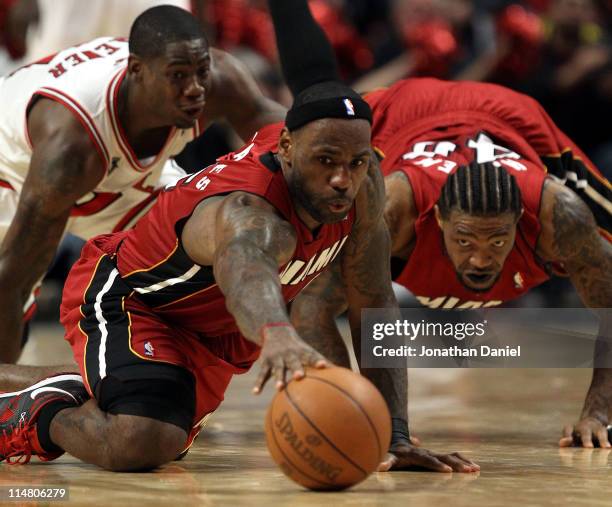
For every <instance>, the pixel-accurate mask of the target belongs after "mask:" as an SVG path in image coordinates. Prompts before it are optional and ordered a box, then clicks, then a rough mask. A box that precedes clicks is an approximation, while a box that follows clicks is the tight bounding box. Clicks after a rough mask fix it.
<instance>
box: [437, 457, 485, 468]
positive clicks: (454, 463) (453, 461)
mask: <svg viewBox="0 0 612 507" xmlns="http://www.w3.org/2000/svg"><path fill="white" fill-rule="evenodd" d="M439 459H440V461H441V462H442V463H445V464H447V465H448V466H449V467H451V468H452V469H453V471H455V472H476V471H477V470H478V469H480V467H478V469H476V468H475V466H474V465H472V464H470V463H467V462H466V461H464V460H463V459H461V458H458V457H457V456H454V455H452V454H448V455H445V456H440V457H439Z"/></svg>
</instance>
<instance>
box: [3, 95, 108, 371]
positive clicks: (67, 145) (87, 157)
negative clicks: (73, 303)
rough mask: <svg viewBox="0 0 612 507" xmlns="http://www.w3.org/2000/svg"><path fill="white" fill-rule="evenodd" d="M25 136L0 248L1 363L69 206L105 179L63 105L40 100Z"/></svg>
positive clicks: (9, 357) (10, 358)
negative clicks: (22, 164) (27, 151)
mask: <svg viewBox="0 0 612 507" xmlns="http://www.w3.org/2000/svg"><path fill="white" fill-rule="evenodd" d="M28 131H29V134H30V137H31V140H32V144H33V155H32V161H31V163H30V170H29V173H28V177H27V178H26V180H25V183H24V186H23V190H22V193H21V196H20V200H19V204H18V208H17V212H16V214H15V218H14V219H13V221H12V223H11V226H10V228H9V230H8V232H7V235H6V237H5V239H4V242H3V244H2V247H1V248H0V286H1V287H2V290H1V291H0V308H2V312H3V316H2V318H1V319H0V360H1V361H2V362H15V361H16V360H17V358H18V356H19V353H20V345H21V335H22V332H23V323H22V318H23V307H24V305H25V304H26V301H27V299H28V297H29V295H30V291H31V289H32V287H33V286H34V285H35V284H36V283H37V282H38V280H39V279H40V278H41V277H42V276H43V274H44V273H45V270H46V269H47V268H48V267H49V264H50V263H51V260H52V259H53V255H54V254H55V250H56V248H57V245H58V243H59V242H60V239H61V237H62V234H63V232H64V228H65V226H66V222H67V220H68V218H69V216H70V210H71V209H72V206H73V205H74V203H75V202H76V201H77V200H78V199H79V198H80V197H82V196H83V195H84V194H86V193H87V192H89V191H91V190H92V189H94V188H95V187H96V185H97V183H98V182H99V181H100V180H101V179H102V177H103V176H104V171H105V168H104V167H103V165H102V163H101V160H100V157H99V156H98V153H97V151H96V150H95V148H94V145H93V144H92V142H91V141H90V139H89V137H88V135H87V133H86V132H85V131H84V130H83V128H82V127H81V124H80V123H79V122H78V120H77V119H76V118H75V117H74V116H73V114H72V113H71V112H70V111H68V110H67V109H66V108H65V107H64V106H62V105H61V104H59V103H57V102H53V101H50V100H46V99H41V100H40V101H39V102H38V103H36V104H35V106H34V107H33V108H32V111H31V112H30V115H29V118H28Z"/></svg>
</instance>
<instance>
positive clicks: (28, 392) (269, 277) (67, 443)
mask: <svg viewBox="0 0 612 507" xmlns="http://www.w3.org/2000/svg"><path fill="white" fill-rule="evenodd" d="M271 11H272V13H273V15H274V16H275V17H276V18H281V19H283V20H284V21H283V22H284V24H283V27H282V28H279V25H278V23H277V24H276V28H277V30H278V32H279V33H278V38H279V41H282V43H281V44H279V50H280V54H281V58H282V62H283V67H284V69H285V73H286V75H287V81H288V84H289V86H290V88H291V89H292V91H293V93H294V95H295V101H294V103H293V106H292V108H291V109H290V111H289V112H288V113H287V115H286V122H285V126H283V125H282V124H274V125H270V126H268V127H265V128H263V129H262V130H260V131H259V132H258V133H257V134H256V135H255V137H254V138H253V139H252V141H251V143H250V144H248V145H247V146H246V147H245V148H244V149H243V150H241V151H240V152H238V153H233V154H230V155H228V156H226V157H224V158H222V159H219V160H218V162H217V163H216V164H214V165H212V166H210V167H208V168H206V169H203V170H202V171H200V172H198V173H195V174H193V175H191V176H188V177H185V178H183V179H181V180H179V181H178V182H177V183H176V184H175V185H173V186H171V187H167V188H166V189H165V190H164V192H163V193H162V194H161V196H160V197H159V198H158V200H157V201H156V203H155V205H154V206H153V208H152V209H151V210H150V211H149V213H148V214H147V215H145V216H144V217H143V218H142V219H141V220H140V221H139V222H138V223H137V225H136V226H135V228H134V229H132V230H129V231H125V232H119V233H115V234H110V235H103V236H98V237H96V238H94V239H92V240H90V241H89V242H88V243H87V244H86V245H85V247H84V249H83V252H82V255H81V258H80V260H79V261H77V263H76V264H75V266H74V267H73V269H72V271H71V274H70V276H69V278H68V280H67V282H66V286H65V288H64V299H63V302H62V317H61V318H62V323H63V324H64V326H65V328H66V337H67V339H68V341H69V342H70V343H71V345H72V348H73V352H74V356H75V359H76V361H77V363H78V364H79V368H80V371H81V376H82V378H83V381H84V386H83V384H81V383H80V382H79V376H77V375H59V376H54V377H50V378H48V379H45V380H43V381H41V382H38V383H36V384H34V385H33V386H30V387H28V388H26V389H25V390H23V391H20V392H17V393H6V394H2V395H0V421H1V422H0V435H2V436H1V437H0V459H9V460H10V459H17V460H19V459H24V460H28V459H29V457H30V456H31V455H32V454H35V455H38V456H39V457H40V458H41V459H43V460H50V459H54V458H56V457H57V456H59V455H60V454H62V453H63V452H64V451H67V452H69V453H71V454H72V455H74V456H76V457H78V458H80V459H82V460H83V461H85V462H87V463H93V464H96V465H99V466H101V467H104V468H106V469H109V470H117V471H125V470H143V469H150V468H153V467H156V466H159V465H161V464H164V463H167V462H169V461H171V460H173V459H175V458H176V457H177V456H178V455H180V454H182V453H184V452H186V450H187V449H188V448H189V446H190V445H191V443H192V441H193V438H194V437H195V436H196V435H197V434H198V432H199V431H200V429H201V427H202V425H203V424H204V423H205V421H206V419H207V418H208V416H209V415H210V414H211V413H212V412H213V411H214V410H215V409H216V408H217V407H218V405H219V404H220V403H221V401H222V399H223V395H224V392H225V389H226V387H227V385H228V383H229V381H230V379H231V377H232V376H233V375H234V374H236V373H241V372H244V371H246V370H248V368H249V367H250V366H251V364H252V363H253V361H254V360H255V359H256V358H257V357H258V356H259V355H260V352H261V357H262V369H261V371H260V375H259V377H258V378H257V381H256V384H255V387H254V390H255V392H259V391H260V390H261V389H262V387H263V385H264V384H265V382H266V381H267V380H268V378H269V377H273V378H274V379H275V381H276V385H277V387H278V388H282V386H283V385H284V383H285V381H286V379H287V376H289V377H292V378H295V379H299V378H301V377H303V375H304V371H303V369H304V366H317V367H324V366H325V360H324V358H323V356H321V355H320V354H319V353H318V352H316V351H315V350H314V349H312V348H311V347H310V346H308V345H307V344H306V343H305V342H304V341H303V340H302V339H301V338H300V336H299V335H298V333H297V332H296V330H295V329H294V328H293V326H292V325H291V324H290V322H289V317H288V314H287V309H286V304H287V303H288V302H289V301H291V300H292V299H293V298H295V296H296V295H297V294H298V293H299V292H300V291H301V290H303V288H304V287H306V285H308V284H309V283H310V282H312V281H313V280H314V279H315V278H316V277H317V276H318V274H320V273H321V272H322V271H323V270H324V269H325V267H326V266H327V265H328V264H329V263H331V262H332V261H334V259H338V262H341V263H342V266H343V269H344V270H345V272H346V274H347V292H348V301H349V313H350V315H351V324H352V326H353V332H355V333H357V334H359V333H360V310H361V308H363V307H367V306H380V307H389V308H396V307H397V302H396V301H395V297H394V294H393V291H392V289H391V279H390V276H389V270H388V267H387V261H388V257H389V250H388V248H389V237H388V233H387V228H386V225H385V223H384V218H383V206H384V184H383V179H382V174H381V173H380V171H379V167H378V164H377V160H376V157H375V156H374V154H373V152H372V150H371V146H370V135H371V128H370V125H371V110H370V108H369V106H368V104H367V103H366V102H365V101H364V100H363V99H362V98H361V97H360V96H359V95H358V94H356V93H355V92H354V91H353V90H351V89H350V88H348V87H346V86H344V85H342V84H340V83H339V82H338V81H337V70H336V67H335V61H334V58H333V53H332V50H331V47H330V46H329V43H328V42H327V40H326V39H325V37H324V36H323V34H322V32H321V31H320V30H319V29H318V27H317V25H316V24H315V23H314V21H313V20H312V16H311V15H310V12H309V10H308V6H307V4H306V3H305V2H304V1H303V0H299V1H295V2H292V1H288V0H278V1H274V0H273V1H271ZM296 33H300V34H301V35H302V36H303V37H304V40H303V41H297V42H295V41H294V35H295V34H296ZM303 42H306V43H308V45H309V46H308V47H309V51H308V52H305V51H304V44H303ZM298 56H299V58H298ZM297 60H300V62H297ZM368 373H369V375H368V376H369V378H370V379H371V380H372V381H373V382H374V383H375V384H376V385H377V387H378V388H379V389H380V391H381V393H382V394H383V396H384V397H385V399H386V401H387V403H388V405H389V409H390V412H391V415H392V417H393V420H394V428H397V426H398V425H397V423H396V422H395V421H397V420H401V421H403V424H404V425H405V424H406V422H405V420H406V414H405V412H406V399H407V393H406V391H405V386H406V382H405V381H401V380H399V381H395V380H394V377H395V376H396V375H397V376H400V377H401V376H404V377H405V374H406V373H405V370H403V369H394V370H393V369H390V370H385V371H384V372H378V371H376V370H373V371H371V372H368ZM398 387H399V389H397V388H398ZM402 388H403V389H402ZM88 395H89V396H91V397H92V398H93V399H91V400H89V401H86V402H85V403H83V400H84V399H86V398H87V397H88ZM394 452H396V453H397V454H398V455H399V457H400V458H401V459H402V460H403V462H404V463H407V464H408V463H415V462H416V463H417V464H423V463H424V464H426V465H429V466H432V465H431V464H430V463H429V462H424V457H426V456H430V459H431V460H432V461H433V462H435V464H436V467H437V469H441V470H444V471H452V470H456V471H463V472H469V471H475V470H478V468H479V467H478V466H477V465H475V464H474V463H472V462H470V461H469V460H466V459H464V458H462V457H461V456H460V455H458V454H455V455H433V454H431V453H428V452H427V451H425V450H421V449H419V450H417V451H415V450H414V449H412V448H405V449H396V450H395V451H394ZM415 456H417V458H418V459H415Z"/></svg>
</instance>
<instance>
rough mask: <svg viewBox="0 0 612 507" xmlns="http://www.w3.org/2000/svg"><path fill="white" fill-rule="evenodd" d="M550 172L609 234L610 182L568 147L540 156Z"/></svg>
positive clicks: (611, 231)
mask: <svg viewBox="0 0 612 507" xmlns="http://www.w3.org/2000/svg"><path fill="white" fill-rule="evenodd" d="M541 158H542V162H544V164H545V165H546V168H547V170H548V173H549V174H552V175H553V176H556V177H557V178H559V179H561V180H563V181H564V182H565V186H567V187H568V188H570V189H572V190H573V191H574V192H575V193H576V194H578V196H580V198H581V199H582V200H583V201H584V202H585V203H586V204H587V206H588V207H589V208H590V209H591V212H592V213H593V215H594V216H595V221H596V222H597V225H598V226H599V227H600V228H601V229H603V230H604V231H606V232H607V233H608V234H612V212H611V211H610V210H612V186H611V185H610V182H609V181H608V180H607V179H606V178H605V177H603V176H602V175H601V174H599V173H597V172H596V171H595V170H594V169H592V168H590V167H588V166H587V164H585V163H584V161H583V160H582V159H580V158H578V157H575V156H574V153H573V152H572V151H571V150H566V151H564V152H563V153H561V154H560V155H549V156H544V157H541Z"/></svg>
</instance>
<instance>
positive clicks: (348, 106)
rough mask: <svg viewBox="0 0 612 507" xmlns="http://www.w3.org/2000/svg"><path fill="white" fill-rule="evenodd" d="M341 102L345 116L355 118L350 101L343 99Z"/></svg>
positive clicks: (353, 108)
mask: <svg viewBox="0 0 612 507" xmlns="http://www.w3.org/2000/svg"><path fill="white" fill-rule="evenodd" d="M343 102H344V107H346V114H348V115H349V116H355V107H354V106H353V103H352V102H351V99H344V100H343Z"/></svg>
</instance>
